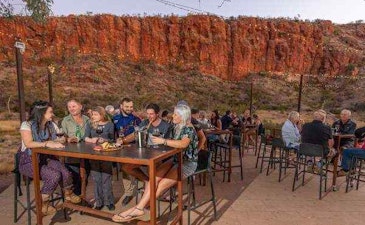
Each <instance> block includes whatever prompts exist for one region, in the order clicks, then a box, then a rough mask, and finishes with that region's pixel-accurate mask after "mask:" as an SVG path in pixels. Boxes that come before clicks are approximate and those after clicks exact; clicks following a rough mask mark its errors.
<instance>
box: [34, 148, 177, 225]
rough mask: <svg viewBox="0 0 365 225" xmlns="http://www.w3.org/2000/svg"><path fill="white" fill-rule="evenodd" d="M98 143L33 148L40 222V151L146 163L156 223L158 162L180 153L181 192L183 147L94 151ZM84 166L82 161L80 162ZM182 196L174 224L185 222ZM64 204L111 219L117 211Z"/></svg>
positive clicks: (39, 220)
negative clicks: (54, 147)
mask: <svg viewBox="0 0 365 225" xmlns="http://www.w3.org/2000/svg"><path fill="white" fill-rule="evenodd" d="M94 147H95V144H92V143H84V142H81V143H67V144H66V146H65V148H63V149H50V148H34V149H32V160H33V162H32V163H33V171H34V177H33V179H34V192H35V202H36V209H37V211H36V213H37V224H38V225H42V224H43V222H42V220H43V214H42V210H41V208H42V199H41V192H40V176H39V169H40V168H39V163H38V160H37V159H38V156H39V155H40V154H48V155H54V156H59V157H72V158H79V159H81V161H83V160H84V159H92V160H102V161H110V162H119V163H131V164H137V165H145V166H148V168H149V178H150V183H151V185H150V191H151V197H150V224H156V185H152V184H155V183H156V165H157V163H158V162H161V161H162V160H164V159H167V158H169V157H171V156H173V155H178V166H179V169H178V184H177V187H178V192H179V193H183V191H182V175H181V168H182V149H174V148H171V147H167V146H159V147H158V148H138V146H137V145H135V144H132V145H124V146H123V147H122V148H121V149H118V150H116V151H102V152H99V151H94V150H93V148H94ZM81 166H83V163H81ZM80 175H81V177H82V179H83V182H82V193H81V198H83V200H85V197H86V185H85V169H84V168H83V167H81V170H80ZM182 206H183V203H182V195H178V213H177V216H176V217H175V219H174V221H173V222H172V224H177V223H179V224H182V212H183V210H182V209H183V207H182ZM63 207H66V208H70V209H74V210H78V211H82V212H87V213H89V214H92V215H96V216H100V217H104V218H107V219H111V218H112V217H113V215H114V214H112V213H109V212H105V211H100V210H95V209H92V208H89V207H86V206H81V205H76V204H72V203H70V202H65V203H64V204H63Z"/></svg>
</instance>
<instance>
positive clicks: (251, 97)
mask: <svg viewBox="0 0 365 225" xmlns="http://www.w3.org/2000/svg"><path fill="white" fill-rule="evenodd" d="M250 85H251V88H250V115H252V100H253V96H252V93H253V81H251V84H250Z"/></svg>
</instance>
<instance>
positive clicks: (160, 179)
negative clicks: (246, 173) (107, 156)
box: [19, 98, 365, 224]
mask: <svg viewBox="0 0 365 225" xmlns="http://www.w3.org/2000/svg"><path fill="white" fill-rule="evenodd" d="M66 105H67V110H68V112H69V114H68V115H67V116H65V117H64V118H63V119H62V120H61V121H60V122H58V123H56V122H55V121H54V118H53V117H54V114H53V108H52V106H51V105H50V104H49V103H48V102H44V101H36V102H34V103H33V105H32V106H31V109H30V113H29V118H28V120H27V121H24V122H23V123H22V125H21V128H20V133H21V138H22V147H21V149H20V160H19V170H20V172H21V173H22V174H24V175H26V176H29V177H33V169H32V159H31V149H32V148H39V147H43V148H46V147H49V148H63V147H64V143H66V142H69V143H76V142H80V141H85V142H90V143H95V144H100V143H103V142H116V143H119V144H122V145H123V144H129V143H132V142H134V141H135V134H136V133H135V131H136V130H145V131H146V133H147V136H148V144H149V145H166V146H170V147H174V148H182V149H185V150H184V154H183V155H184V156H183V168H182V174H183V177H184V178H186V177H189V176H191V175H192V174H193V173H194V172H195V170H196V168H197V156H198V152H199V151H203V150H207V147H206V146H207V143H208V142H216V141H224V138H223V139H222V137H221V136H219V135H214V134H213V135H208V136H206V135H205V133H204V132H203V130H204V129H212V128H213V129H217V130H226V129H230V130H231V131H232V132H233V133H234V134H236V135H240V134H241V133H240V132H242V128H243V129H245V130H244V132H243V133H244V135H246V136H245V140H247V141H252V142H253V141H254V140H253V136H254V135H255V134H256V132H257V134H258V135H259V136H260V135H264V133H265V128H264V126H263V123H262V121H261V119H260V118H259V116H258V115H256V114H254V115H252V117H251V113H250V111H249V110H245V111H244V112H243V113H242V115H240V116H239V115H237V113H235V112H232V111H230V110H227V111H226V112H225V114H224V115H223V116H220V115H219V112H218V110H213V111H212V112H211V114H210V116H207V113H206V112H205V111H200V110H198V109H195V108H192V109H191V108H190V107H189V106H188V104H187V102H185V101H179V102H178V103H177V105H176V106H175V107H174V109H173V111H172V112H170V111H169V110H164V111H162V113H160V111H161V110H160V107H159V105H157V104H155V103H150V104H148V105H147V106H146V108H145V111H144V114H145V117H141V116H140V115H137V114H136V113H135V111H134V103H133V101H132V100H131V99H129V98H124V99H122V100H121V102H120V104H119V107H117V109H115V107H113V106H112V105H108V106H106V107H101V106H96V107H95V108H92V109H90V110H88V111H87V113H86V115H84V114H83V112H82V111H83V106H82V104H81V103H80V102H78V101H76V100H70V101H68V102H67V104H66ZM326 116H327V114H326V112H325V111H324V110H317V111H315V112H314V114H313V121H312V122H309V123H304V121H303V120H302V119H301V118H300V114H299V113H298V112H295V111H293V112H290V113H289V115H288V118H287V120H286V121H285V123H284V124H283V126H282V139H283V141H284V142H285V145H286V146H287V147H288V148H291V149H295V150H298V149H299V146H300V143H303V142H305V143H313V144H320V145H323V147H324V148H325V149H326V154H327V155H331V156H334V155H335V154H337V153H336V152H334V151H333V149H334V147H336V146H337V147H338V146H340V147H341V148H343V149H344V151H343V159H342V170H340V171H339V172H338V175H339V176H342V175H346V173H347V172H348V171H349V170H350V168H349V162H350V160H351V158H352V156H356V155H361V156H365V151H363V150H362V149H364V148H365V145H358V146H354V138H344V139H341V142H340V143H336V141H335V140H334V139H333V133H334V132H338V133H342V134H355V135H356V136H357V137H359V140H360V141H361V140H362V139H363V138H364V136H365V135H364V133H365V132H364V128H360V129H357V130H356V123H355V122H354V121H353V120H351V112H350V111H349V110H346V109H344V110H342V111H341V114H340V119H339V120H337V121H335V122H334V123H333V124H332V125H331V126H329V125H328V124H327V123H326ZM247 125H254V126H253V127H254V128H253V129H252V128H251V129H250V128H247V129H246V128H245V127H246V126H247ZM156 132H157V133H158V134H159V135H157V136H156V135H155V136H153V135H152V134H153V133H156ZM58 133H64V134H65V136H63V137H58V136H57V135H58ZM59 136H60V135H59ZM359 143H362V142H359ZM337 147H336V148H337ZM39 163H40V176H41V179H42V180H43V181H44V182H43V186H42V189H41V194H42V202H43V204H42V212H43V213H44V214H45V215H47V214H52V213H54V212H55V211H56V210H55V208H53V207H52V206H51V205H50V204H49V201H50V196H51V194H52V193H53V191H54V190H55V189H56V188H57V187H58V185H59V184H61V187H62V189H63V190H64V194H65V200H66V201H70V202H72V203H79V202H80V201H81V199H80V197H79V195H80V194H81V178H80V160H79V159H74V158H66V159H65V161H64V162H62V163H61V162H60V161H59V160H58V159H57V158H55V157H51V156H43V157H41V158H40V159H39ZM88 165H89V170H90V175H91V177H92V179H93V181H94V184H95V185H94V199H95V203H94V208H95V209H97V210H101V209H102V208H104V207H106V208H108V210H111V211H113V210H115V205H114V202H115V197H114V195H113V187H112V171H113V163H111V162H105V161H97V160H90V161H89V162H88ZM121 169H122V170H123V171H124V172H125V173H126V174H128V180H127V182H125V187H121V188H123V189H124V191H125V193H124V198H123V200H122V205H123V206H126V205H128V203H129V202H130V201H131V200H132V199H133V198H134V197H135V194H136V179H138V180H140V181H144V182H145V190H144V192H143V196H142V198H141V199H140V201H139V202H138V203H137V205H136V206H134V207H131V208H129V209H127V210H125V211H122V212H120V213H118V214H115V215H114V216H113V218H112V219H113V221H115V222H127V221H130V220H134V219H136V218H138V217H141V216H143V215H144V214H145V208H146V207H147V205H148V202H149V200H150V193H149V191H150V189H149V186H150V184H149V177H148V173H147V172H146V168H145V167H143V166H140V165H134V164H127V163H125V164H122V165H121ZM176 183H177V165H176V161H175V160H174V158H171V159H169V160H166V161H164V162H163V163H162V164H160V165H159V166H158V168H157V176H156V186H157V189H156V196H157V197H158V196H160V195H162V194H163V193H164V192H165V191H166V190H168V189H169V188H170V187H172V186H174V185H175V184H176ZM121 184H122V185H123V182H122V183H121ZM141 223H143V222H141ZM146 223H147V224H148V222H146Z"/></svg>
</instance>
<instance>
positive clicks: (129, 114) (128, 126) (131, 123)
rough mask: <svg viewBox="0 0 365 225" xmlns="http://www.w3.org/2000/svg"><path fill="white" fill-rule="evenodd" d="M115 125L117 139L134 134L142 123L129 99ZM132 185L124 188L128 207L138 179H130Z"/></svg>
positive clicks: (114, 119) (121, 106)
mask: <svg viewBox="0 0 365 225" xmlns="http://www.w3.org/2000/svg"><path fill="white" fill-rule="evenodd" d="M113 123H114V126H115V132H116V139H117V138H118V137H121V138H123V137H125V136H127V135H129V134H131V133H133V132H134V127H135V126H138V125H139V124H140V123H141V119H140V118H139V117H137V116H135V115H134V114H133V101H132V100H131V99H129V98H123V99H122V101H121V102H120V113H119V114H117V115H115V116H113ZM128 178H129V180H130V183H129V184H127V186H126V187H124V190H125V197H124V199H123V201H122V205H123V206H126V205H128V203H129V202H130V201H131V200H132V199H133V196H134V193H135V191H136V178H135V177H133V176H129V177H128Z"/></svg>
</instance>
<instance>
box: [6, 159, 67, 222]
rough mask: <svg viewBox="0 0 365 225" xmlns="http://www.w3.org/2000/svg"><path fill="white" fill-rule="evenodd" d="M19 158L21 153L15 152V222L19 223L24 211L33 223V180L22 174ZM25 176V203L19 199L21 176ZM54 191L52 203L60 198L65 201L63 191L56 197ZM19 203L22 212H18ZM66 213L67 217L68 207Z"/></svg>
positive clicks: (28, 220) (28, 219) (64, 211)
mask: <svg viewBox="0 0 365 225" xmlns="http://www.w3.org/2000/svg"><path fill="white" fill-rule="evenodd" d="M19 158H20V153H19V152H17V153H15V154H14V170H13V171H12V172H13V173H14V223H17V222H18V221H19V219H20V218H21V216H22V215H23V214H24V213H27V224H28V225H31V220H32V215H31V212H33V213H36V212H35V207H36V206H35V205H33V204H32V203H33V202H34V200H32V201H31V200H30V182H31V180H32V178H30V177H28V176H24V175H22V174H20V172H19ZM22 176H23V178H24V179H25V187H26V195H27V196H26V203H23V202H22V201H21V200H19V199H18V196H23V192H22V188H21V177H22ZM54 194H56V193H53V194H52V195H51V200H50V203H52V205H53V204H54V202H55V201H58V200H62V201H63V202H64V195H63V192H62V191H61V194H59V197H54ZM18 205H20V206H21V207H22V209H23V211H22V212H21V213H18ZM63 213H64V218H65V219H67V214H66V209H64V210H63Z"/></svg>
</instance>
